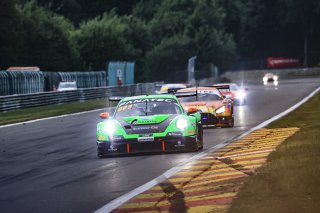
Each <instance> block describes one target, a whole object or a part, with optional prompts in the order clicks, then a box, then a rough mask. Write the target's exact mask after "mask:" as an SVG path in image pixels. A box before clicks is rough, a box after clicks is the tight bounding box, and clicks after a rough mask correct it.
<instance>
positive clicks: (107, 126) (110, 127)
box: [104, 122, 116, 135]
mask: <svg viewBox="0 0 320 213" xmlns="http://www.w3.org/2000/svg"><path fill="white" fill-rule="evenodd" d="M104 131H105V132H106V133H108V134H109V135H113V133H114V131H116V126H115V125H114V123H112V122H107V123H106V124H105V125H104Z"/></svg>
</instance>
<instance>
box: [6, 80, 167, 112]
mask: <svg viewBox="0 0 320 213" xmlns="http://www.w3.org/2000/svg"><path fill="white" fill-rule="evenodd" d="M159 84H161V83H142V84H133V85H127V86H121V87H118V86H111V87H96V88H83V89H78V90H74V91H62V92H58V91H55V92H42V93H34V94H22V95H10V96H2V97H1V96H0V112H5V111H10V110H16V109H23V108H30V107H38V106H45V105H53V104H62V103H68V102H73V101H80V102H82V101H86V100H92V99H98V98H106V101H107V97H108V96H134V95H144V94H153V93H155V91H156V90H158V89H159Z"/></svg>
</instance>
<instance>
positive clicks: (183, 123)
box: [176, 118, 188, 130]
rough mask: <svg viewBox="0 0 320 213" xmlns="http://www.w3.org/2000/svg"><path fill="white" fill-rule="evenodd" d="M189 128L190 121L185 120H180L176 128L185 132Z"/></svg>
mask: <svg viewBox="0 0 320 213" xmlns="http://www.w3.org/2000/svg"><path fill="white" fill-rule="evenodd" d="M187 126H188V121H187V120H186V119H185V118H179V119H178V120H177V123H176V127H177V128H178V129H180V130H184V129H185V128H187Z"/></svg>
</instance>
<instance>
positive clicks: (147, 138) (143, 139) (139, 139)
mask: <svg viewBox="0 0 320 213" xmlns="http://www.w3.org/2000/svg"><path fill="white" fill-rule="evenodd" d="M146 141H154V137H153V136H148V137H139V138H138V142H146Z"/></svg>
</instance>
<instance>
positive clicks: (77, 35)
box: [72, 11, 148, 69]
mask: <svg viewBox="0 0 320 213" xmlns="http://www.w3.org/2000/svg"><path fill="white" fill-rule="evenodd" d="M130 20H131V21H132V22H133V25H134V26H136V27H137V29H135V30H133V28H132V27H131V26H130V27H129V25H128V22H130ZM140 36H141V37H140ZM144 37H148V36H147V33H146V31H145V30H144V27H143V25H140V23H139V21H138V20H137V19H134V18H132V17H120V16H118V15H117V14H116V13H115V11H111V12H109V13H105V14H104V15H103V16H102V17H97V18H95V19H93V20H90V21H87V22H83V23H82V24H81V25H80V28H79V29H78V30H76V31H75V32H74V33H73V35H72V39H73V41H74V42H75V43H77V45H78V46H79V50H80V52H81V56H82V58H83V59H84V60H85V62H86V66H87V67H89V68H90V69H104V68H105V65H106V62H107V61H114V60H115V61H119V60H129V61H135V60H137V59H138V58H139V57H141V55H142V51H143V49H144V48H146V47H144V45H147V43H146V44H144V43H143V42H142V41H143V40H147V39H146V38H144Z"/></svg>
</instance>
